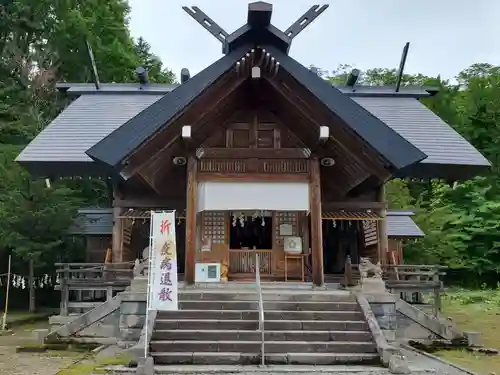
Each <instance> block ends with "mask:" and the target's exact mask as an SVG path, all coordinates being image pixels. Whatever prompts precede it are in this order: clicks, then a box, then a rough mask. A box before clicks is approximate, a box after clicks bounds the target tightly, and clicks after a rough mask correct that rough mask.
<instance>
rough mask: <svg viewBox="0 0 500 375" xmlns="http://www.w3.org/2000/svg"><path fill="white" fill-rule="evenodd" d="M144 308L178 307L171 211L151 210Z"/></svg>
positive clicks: (175, 257) (175, 256) (173, 308)
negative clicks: (146, 299) (146, 295)
mask: <svg viewBox="0 0 500 375" xmlns="http://www.w3.org/2000/svg"><path fill="white" fill-rule="evenodd" d="M149 248H150V255H149V276H148V301H147V305H148V310H178V303H177V293H178V289H177V246H176V241H175V211H171V212H151V243H150V247H149Z"/></svg>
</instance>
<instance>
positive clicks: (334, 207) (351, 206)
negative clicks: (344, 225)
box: [322, 202, 387, 211]
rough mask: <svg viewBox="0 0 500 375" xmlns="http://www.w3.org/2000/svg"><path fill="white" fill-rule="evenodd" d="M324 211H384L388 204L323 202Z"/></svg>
mask: <svg viewBox="0 0 500 375" xmlns="http://www.w3.org/2000/svg"><path fill="white" fill-rule="evenodd" d="M322 207H323V211H338V210H374V211H375V210H382V209H385V208H386V207H387V203H386V202H323V205H322Z"/></svg>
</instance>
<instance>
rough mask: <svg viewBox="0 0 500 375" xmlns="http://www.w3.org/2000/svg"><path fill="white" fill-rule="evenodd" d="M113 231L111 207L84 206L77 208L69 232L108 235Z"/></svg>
mask: <svg viewBox="0 0 500 375" xmlns="http://www.w3.org/2000/svg"><path fill="white" fill-rule="evenodd" d="M112 231H113V209H112V208H84V209H80V210H78V216H77V217H76V219H75V221H74V222H73V225H72V226H71V228H70V229H69V232H70V233H71V234H84V235H109V234H111V233H112Z"/></svg>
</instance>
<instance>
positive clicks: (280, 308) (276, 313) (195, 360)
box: [150, 287, 380, 365]
mask: <svg viewBox="0 0 500 375" xmlns="http://www.w3.org/2000/svg"><path fill="white" fill-rule="evenodd" d="M263 299H264V315H265V324H264V330H265V344H264V352H265V363H266V364H316V365H332V364H362V363H363V364H366V363H379V361H380V359H379V355H378V354H377V350H376V345H375V343H374V340H373V338H372V335H371V332H370V330H369V328H368V325H367V323H366V322H365V320H364V316H363V314H362V312H361V310H360V307H359V305H358V303H357V302H356V299H355V297H354V296H352V295H350V294H349V293H348V292H344V291H313V290H291V289H290V288H289V287H288V288H287V289H286V290H284V289H283V290H279V289H277V290H276V289H267V290H266V289H264V291H263ZM257 300H258V297H257V294H256V292H255V291H252V290H246V291H245V290H226V289H220V290H210V291H209V290H206V291H203V290H202V291H200V290H199V289H193V290H191V291H188V290H184V291H182V292H181V293H180V295H179V311H162V312H158V315H157V318H156V322H155V326H154V329H153V334H152V338H151V342H150V350H151V356H152V357H153V358H154V362H155V365H175V364H195V365H197V364H198V365H201V364H205V365H215V364H217V365H234V364H240V365H243V364H259V363H260V352H261V332H260V331H259V330H258V325H259V324H258V321H259V318H258V302H256V301H257Z"/></svg>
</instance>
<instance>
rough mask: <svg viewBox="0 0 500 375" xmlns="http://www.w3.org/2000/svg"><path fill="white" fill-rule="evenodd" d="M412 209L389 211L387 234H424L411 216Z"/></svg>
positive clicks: (402, 235)
mask: <svg viewBox="0 0 500 375" xmlns="http://www.w3.org/2000/svg"><path fill="white" fill-rule="evenodd" d="M412 216H413V212H412V211H389V212H388V213H387V235H388V236H389V237H404V238H409V237H423V236H424V235H425V234H424V232H422V230H421V229H420V228H419V227H418V225H417V224H416V223H415V222H414V221H413V219H412V218H411V217H412Z"/></svg>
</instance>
